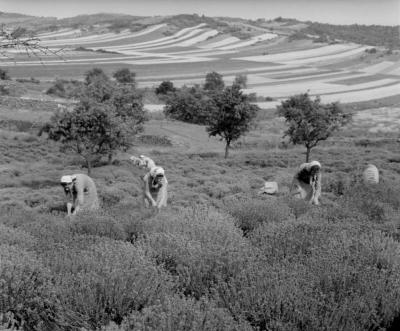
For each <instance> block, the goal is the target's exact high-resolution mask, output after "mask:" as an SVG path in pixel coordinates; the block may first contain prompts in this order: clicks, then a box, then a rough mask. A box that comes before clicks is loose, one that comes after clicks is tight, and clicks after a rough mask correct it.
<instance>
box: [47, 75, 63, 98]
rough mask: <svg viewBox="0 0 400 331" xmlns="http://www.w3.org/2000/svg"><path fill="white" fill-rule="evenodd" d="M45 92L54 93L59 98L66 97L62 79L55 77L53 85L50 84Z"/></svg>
mask: <svg viewBox="0 0 400 331" xmlns="http://www.w3.org/2000/svg"><path fill="white" fill-rule="evenodd" d="M46 94H49V95H55V96H57V97H60V98H65V97H66V91H65V87H64V82H63V81H62V80H59V79H56V81H55V82H54V85H53V86H51V87H50V88H49V89H48V90H47V91H46Z"/></svg>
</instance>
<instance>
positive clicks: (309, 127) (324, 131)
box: [277, 93, 351, 162]
mask: <svg viewBox="0 0 400 331" xmlns="http://www.w3.org/2000/svg"><path fill="white" fill-rule="evenodd" d="M277 108H278V114H279V115H280V116H283V117H284V118H285V119H286V123H287V124H288V125H289V128H288V130H287V131H286V132H285V135H284V137H285V136H289V138H290V141H291V142H292V143H293V144H295V145H297V144H302V145H304V146H305V147H306V162H309V160H310V152H311V149H312V148H314V147H315V146H317V145H318V143H319V142H320V141H323V140H326V139H328V138H329V137H330V136H331V134H332V133H333V132H335V131H337V130H339V129H340V128H341V127H342V126H344V125H345V124H347V123H348V122H349V121H350V120H351V114H348V113H344V112H343V110H342V108H341V107H340V104H339V103H337V102H333V103H329V104H323V103H321V99H320V98H319V97H317V98H315V99H314V100H312V99H311V98H310V96H309V95H308V93H304V94H299V95H295V96H292V97H290V98H289V99H287V100H285V101H282V104H281V105H280V106H278V107H277Z"/></svg>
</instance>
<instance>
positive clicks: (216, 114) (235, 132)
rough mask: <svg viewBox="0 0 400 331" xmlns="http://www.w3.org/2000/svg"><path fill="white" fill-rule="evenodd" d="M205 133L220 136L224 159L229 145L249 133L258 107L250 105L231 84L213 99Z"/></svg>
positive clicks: (239, 90) (244, 96) (246, 98)
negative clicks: (223, 147)
mask: <svg viewBox="0 0 400 331" xmlns="http://www.w3.org/2000/svg"><path fill="white" fill-rule="evenodd" d="M213 102H214V105H215V106H214V107H213V108H211V113H210V117H209V124H208V127H207V132H208V134H209V135H210V136H217V135H218V136H220V137H221V140H224V141H225V158H227V157H228V156H229V148H230V146H231V143H232V142H233V141H235V140H237V139H239V138H240V137H241V136H242V135H243V134H245V133H246V132H248V131H249V129H250V126H251V123H252V121H253V120H254V119H255V117H256V115H257V112H258V110H259V107H258V106H257V105H254V104H251V103H250V101H249V98H248V96H247V95H246V94H243V92H242V91H241V89H240V86H239V85H237V84H233V85H232V86H230V87H226V88H225V89H224V90H223V91H221V92H219V93H216V94H215V95H214V97H213Z"/></svg>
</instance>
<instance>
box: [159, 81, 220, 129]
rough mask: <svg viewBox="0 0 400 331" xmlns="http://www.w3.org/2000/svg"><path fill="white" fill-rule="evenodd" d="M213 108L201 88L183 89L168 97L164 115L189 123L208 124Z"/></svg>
mask: <svg viewBox="0 0 400 331" xmlns="http://www.w3.org/2000/svg"><path fill="white" fill-rule="evenodd" d="M212 107H213V103H212V101H211V99H210V98H209V97H208V96H207V95H206V93H204V91H203V90H202V89H201V88H200V87H198V86H194V87H191V88H187V87H183V88H181V89H180V90H178V91H176V92H175V93H173V94H171V95H170V96H169V97H168V99H167V101H166V104H165V107H164V114H165V116H166V117H169V118H172V119H175V120H180V121H183V122H187V123H193V124H206V123H207V122H208V117H209V113H210V109H211V108H212Z"/></svg>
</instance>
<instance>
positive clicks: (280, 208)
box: [226, 198, 292, 234]
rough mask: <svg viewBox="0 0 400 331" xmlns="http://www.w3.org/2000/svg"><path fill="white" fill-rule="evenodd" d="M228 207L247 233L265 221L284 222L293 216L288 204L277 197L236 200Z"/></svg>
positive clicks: (267, 222)
mask: <svg viewBox="0 0 400 331" xmlns="http://www.w3.org/2000/svg"><path fill="white" fill-rule="evenodd" d="M226 207H227V210H228V212H229V213H230V214H231V215H232V216H233V217H234V219H235V221H236V225H237V226H238V227H239V228H240V229H242V230H243V232H244V233H245V234H248V233H250V232H251V231H253V230H254V229H256V228H257V227H258V226H260V225H261V224H263V223H266V224H269V223H274V222H283V221H285V220H287V219H290V218H291V217H292V213H291V210H290V208H289V207H288V205H287V204H285V203H284V202H283V201H281V200H277V199H275V198H270V199H268V198H267V199H258V200H255V199H240V200H234V201H232V202H229V203H228V204H227V206H226Z"/></svg>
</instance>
